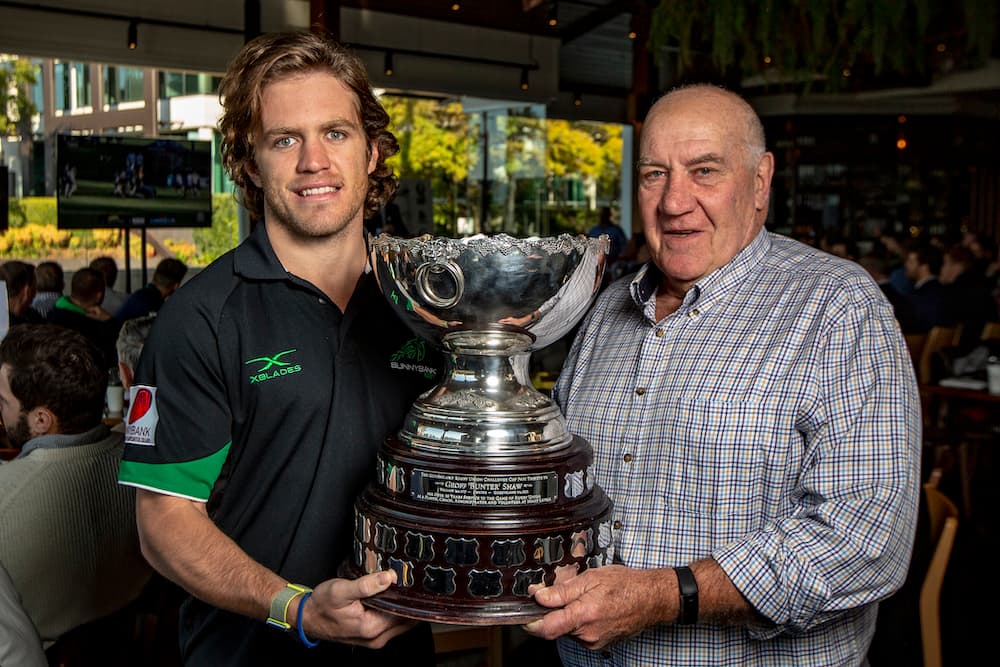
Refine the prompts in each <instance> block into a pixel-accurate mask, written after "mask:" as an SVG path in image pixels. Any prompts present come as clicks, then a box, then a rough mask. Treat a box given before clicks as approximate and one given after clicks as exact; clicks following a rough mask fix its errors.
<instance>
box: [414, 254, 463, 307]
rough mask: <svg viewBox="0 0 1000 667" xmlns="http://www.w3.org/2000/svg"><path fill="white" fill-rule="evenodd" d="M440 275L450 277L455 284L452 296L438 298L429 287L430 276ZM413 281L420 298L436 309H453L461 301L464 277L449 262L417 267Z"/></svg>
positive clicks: (459, 270)
mask: <svg viewBox="0 0 1000 667" xmlns="http://www.w3.org/2000/svg"><path fill="white" fill-rule="evenodd" d="M442 273H447V274H448V275H450V276H451V279H452V281H453V282H454V283H455V294H454V295H452V296H448V297H445V296H440V295H439V294H437V292H435V291H434V288H433V287H431V283H430V278H431V274H433V275H435V276H437V275H440V274H442ZM414 279H415V282H416V289H417V293H418V294H419V295H420V298H421V299H423V300H424V301H426V302H427V303H429V304H431V305H432V306H434V307H436V308H444V309H448V308H453V307H454V306H455V304H457V303H458V302H459V301H461V300H462V295H463V294H464V293H465V276H464V275H463V274H462V268H461V267H460V266H459V265H458V264H456V263H455V262H453V261H451V260H449V261H447V262H425V263H424V264H421V265H420V266H418V267H417V271H416V274H415V275H414Z"/></svg>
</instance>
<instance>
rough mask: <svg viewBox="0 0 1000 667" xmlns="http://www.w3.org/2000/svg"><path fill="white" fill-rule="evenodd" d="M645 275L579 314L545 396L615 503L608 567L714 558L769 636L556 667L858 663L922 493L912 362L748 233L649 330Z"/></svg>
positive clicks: (667, 644) (812, 257) (794, 250)
mask: <svg viewBox="0 0 1000 667" xmlns="http://www.w3.org/2000/svg"><path fill="white" fill-rule="evenodd" d="M659 279H660V274H659V273H658V272H657V270H656V268H655V267H654V266H652V265H647V266H646V267H644V268H643V269H642V270H640V271H639V273H638V274H637V275H636V276H635V278H634V279H632V280H631V281H629V279H628V278H626V279H623V280H620V281H618V282H616V283H614V284H613V285H612V286H610V287H609V288H608V289H607V290H606V291H605V292H604V293H603V294H602V295H601V297H600V298H599V299H598V302H597V303H596V304H595V305H594V308H593V309H592V310H591V312H590V313H589V314H588V316H587V318H586V319H585V320H584V323H583V325H582V327H581V330H580V333H579V335H578V336H577V338H576V340H575V342H574V344H573V348H572V350H571V352H570V354H569V357H568V358H567V360H566V364H565V366H564V367H563V372H562V373H561V375H560V379H559V382H558V384H557V386H556V388H555V391H554V395H555V398H556V401H557V402H558V403H559V404H560V406H561V408H562V409H563V411H564V413H565V415H566V418H567V420H568V423H569V427H570V430H571V431H573V432H574V433H577V434H578V435H580V436H582V437H584V438H586V439H587V440H589V441H590V443H591V444H592V445H593V447H594V450H595V470H596V476H597V481H598V483H599V484H600V485H601V486H602V487H603V488H604V490H605V491H606V492H607V494H608V496H609V497H610V498H611V499H612V501H613V502H614V504H615V508H614V526H615V530H614V550H615V555H614V560H615V562H618V563H622V564H624V565H626V566H629V567H634V568H643V569H646V568H660V567H673V566H677V565H686V564H688V563H690V562H692V561H694V560H697V559H699V558H705V557H707V556H712V557H713V558H714V559H715V560H716V561H718V563H719V564H720V565H721V566H722V568H723V570H725V572H726V573H727V574H728V575H729V578H730V579H731V580H732V581H733V583H734V584H735V585H736V587H737V589H739V590H740V591H741V592H742V593H743V595H744V596H745V597H746V598H747V600H749V602H750V603H751V604H752V605H753V607H754V608H755V609H757V611H758V612H760V614H762V615H763V616H764V617H765V618H767V619H769V621H770V624H768V625H766V626H754V627H745V626H723V625H713V624H699V625H696V626H657V627H654V628H652V629H649V630H647V631H646V632H643V633H642V634H640V635H638V636H636V637H634V638H632V639H629V640H627V641H624V642H620V643H618V644H616V645H614V646H612V647H609V649H608V650H606V651H603V652H592V651H588V650H586V649H584V648H583V647H581V646H580V645H579V644H577V643H576V642H574V641H572V640H568V639H563V640H560V643H559V648H560V652H561V655H562V658H563V661H564V662H565V663H566V665H568V666H571V667H575V666H577V665H602V666H606V665H623V666H624V665H629V666H632V665H671V666H683V665H712V666H715V665H733V666H734V667H736V666H739V667H748V666H753V665H761V666H764V665H767V666H768V667H773V666H774V665H810V666H815V665H858V664H861V663H863V662H864V660H865V654H866V651H867V648H868V645H869V643H870V641H871V637H872V634H873V632H874V627H875V615H876V611H877V607H878V605H877V604H876V603H877V601H878V600H879V599H882V598H884V597H886V596H888V595H889V594H891V593H892V592H894V591H895V590H896V589H898V588H899V586H901V585H902V583H903V580H904V578H905V576H906V570H907V567H908V564H909V559H910V550H911V545H912V539H913V535H914V530H915V527H916V517H917V501H918V498H919V492H920V484H919V482H920V479H919V476H920V472H919V468H920V436H921V434H920V408H919V401H918V393H917V386H916V381H915V378H914V373H913V367H912V362H911V361H910V357H909V354H908V353H907V351H906V346H905V343H904V341H903V337H902V335H901V334H900V331H899V328H898V326H897V324H896V320H895V319H894V318H893V314H892V310H891V308H890V307H889V305H888V303H887V302H886V301H885V299H884V297H883V296H882V292H881V291H880V290H879V288H878V287H877V286H876V285H875V283H874V282H872V281H871V279H870V278H869V277H868V275H867V274H866V273H865V272H864V271H863V270H862V269H861V268H860V267H859V266H858V265H856V264H854V263H851V262H847V261H844V260H841V259H838V258H836V257H832V256H830V255H827V254H824V253H821V252H819V251H817V250H814V249H812V248H810V247H808V246H806V245H803V244H801V243H798V242H796V241H792V240H790V239H787V238H784V237H781V236H777V235H774V234H771V233H769V232H767V231H766V230H762V231H761V233H760V234H759V235H758V236H757V238H756V239H755V240H754V241H753V242H752V243H751V244H750V245H749V246H747V247H746V248H745V249H744V250H743V251H742V252H740V253H739V254H738V255H737V256H736V257H735V258H734V259H733V260H732V261H731V262H729V263H728V264H727V265H726V266H724V267H722V268H720V269H718V270H717V271H714V272H712V273H711V274H710V275H708V276H706V277H705V278H703V279H702V280H701V281H700V282H699V283H698V284H696V285H695V286H694V287H692V288H691V289H690V290H689V291H688V293H687V295H686V296H685V298H684V301H683V303H682V305H681V306H680V308H679V309H678V310H677V311H676V312H674V313H672V314H670V315H669V316H667V317H666V318H664V319H663V320H661V321H659V322H657V321H656V319H655V315H654V312H655V294H656V289H657V286H658V283H659Z"/></svg>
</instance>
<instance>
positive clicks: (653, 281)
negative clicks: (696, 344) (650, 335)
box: [629, 227, 771, 312]
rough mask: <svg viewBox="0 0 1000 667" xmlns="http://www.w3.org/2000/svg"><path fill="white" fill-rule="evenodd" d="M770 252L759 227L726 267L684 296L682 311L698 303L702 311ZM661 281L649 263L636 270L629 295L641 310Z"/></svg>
mask: <svg viewBox="0 0 1000 667" xmlns="http://www.w3.org/2000/svg"><path fill="white" fill-rule="evenodd" d="M770 249H771V235H770V233H768V231H767V230H766V229H764V228H763V227H762V228H761V230H760V232H758V233H757V236H756V237H754V239H753V241H751V242H750V244H749V245H748V246H747V247H746V248H744V249H743V250H741V251H740V252H738V253H737V254H736V256H735V257H733V258H732V259H731V260H730V261H729V262H728V263H727V264H725V265H724V266H721V267H719V268H718V269H716V270H715V271H712V272H711V273H710V274H708V275H707V276H703V277H702V278H701V280H699V281H697V282H696V283H695V284H694V285H693V286H692V287H691V289H689V290H688V292H687V294H685V295H684V301H683V303H682V305H681V308H691V307H693V306H694V304H696V303H697V304H698V309H699V310H701V311H702V312H705V311H706V310H707V309H708V308H711V306H712V305H713V304H714V303H716V302H718V300H719V299H720V298H722V297H723V296H724V295H725V294H728V293H729V292H730V290H732V289H733V288H734V287H737V286H739V285H741V284H743V283H744V282H746V281H747V280H750V279H752V277H753V275H754V274H755V273H756V272H757V271H758V270H759V269H760V266H761V264H762V263H763V261H764V256H765V255H767V253H768V251H770ZM662 280H663V273H662V272H661V271H660V269H659V268H658V267H657V266H656V264H654V263H653V261H652V260H650V261H648V262H646V264H645V265H644V266H643V267H642V268H641V269H639V272H638V273H637V274H636V276H635V278H633V279H632V282H631V284H630V285H629V292H630V294H631V295H632V300H633V301H634V302H635V304H636V305H637V306H638V307H639V308H640V309H641V308H643V307H644V305H645V304H646V303H647V302H648V301H649V300H650V299H652V298H653V297H654V296H656V290H657V289H658V288H659V286H660V283H661V282H662Z"/></svg>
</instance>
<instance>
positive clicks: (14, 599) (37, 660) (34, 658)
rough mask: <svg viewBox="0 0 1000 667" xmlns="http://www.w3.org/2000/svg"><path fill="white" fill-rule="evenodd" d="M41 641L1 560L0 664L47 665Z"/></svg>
mask: <svg viewBox="0 0 1000 667" xmlns="http://www.w3.org/2000/svg"><path fill="white" fill-rule="evenodd" d="M48 664H49V663H48V661H47V660H46V659H45V652H44V651H42V640H41V639H39V638H38V631H37V630H35V625H34V623H32V622H31V619H30V618H28V612H26V611H24V606H23V605H22V604H21V596H20V594H19V593H18V592H17V589H15V588H14V582H13V581H11V580H10V575H9V574H7V570H6V569H5V568H4V567H3V564H2V563H0V665H17V667H47V666H48Z"/></svg>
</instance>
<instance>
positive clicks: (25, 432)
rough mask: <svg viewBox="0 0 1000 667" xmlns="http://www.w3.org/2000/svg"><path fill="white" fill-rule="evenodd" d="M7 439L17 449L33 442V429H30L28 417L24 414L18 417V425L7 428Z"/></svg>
mask: <svg viewBox="0 0 1000 667" xmlns="http://www.w3.org/2000/svg"><path fill="white" fill-rule="evenodd" d="M7 439H8V440H10V444H11V445H13V446H14V447H15V448H17V449H21V448H22V447H24V445H25V444H26V443H27V442H28V441H29V440H31V429H29V428H28V415H27V414H26V413H24V412H22V413H21V414H20V415H18V417H17V423H15V424H14V425H13V426H8V427H7Z"/></svg>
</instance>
